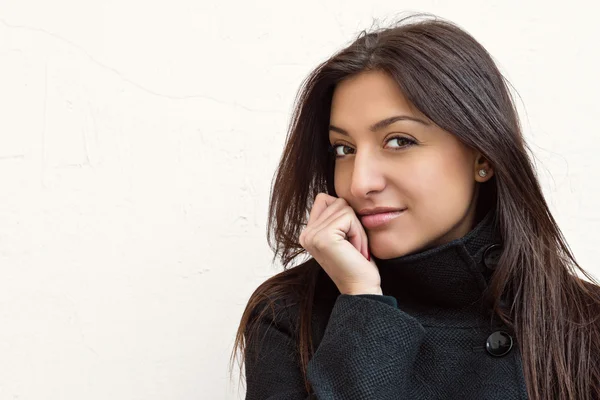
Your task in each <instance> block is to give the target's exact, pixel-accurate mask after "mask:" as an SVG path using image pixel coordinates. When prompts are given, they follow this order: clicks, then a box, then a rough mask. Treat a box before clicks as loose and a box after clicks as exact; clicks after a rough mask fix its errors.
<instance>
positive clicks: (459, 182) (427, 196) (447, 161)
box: [402, 153, 473, 214]
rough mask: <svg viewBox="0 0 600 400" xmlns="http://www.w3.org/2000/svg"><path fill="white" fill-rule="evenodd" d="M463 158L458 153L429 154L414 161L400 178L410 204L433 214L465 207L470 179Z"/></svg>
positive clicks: (469, 188) (468, 198)
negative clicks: (407, 193) (403, 183)
mask: <svg viewBox="0 0 600 400" xmlns="http://www.w3.org/2000/svg"><path fill="white" fill-rule="evenodd" d="M464 160H465V159H464V158H463V155H462V154H460V153H458V154H432V155H431V157H427V158H426V159H425V158H421V159H419V162H418V163H414V165H413V166H412V167H411V168H409V169H408V171H410V172H409V173H407V174H403V175H404V176H403V177H402V180H403V181H404V182H405V184H406V188H407V190H408V191H409V192H410V196H411V197H412V203H413V206H416V207H417V208H418V209H420V210H424V211H427V212H428V213H431V212H433V213H436V214H437V212H439V213H448V212H449V211H450V210H452V209H457V208H461V209H462V208H464V207H466V206H468V203H469V201H470V196H471V195H472V190H473V179H469V177H470V175H469V168H468V166H467V165H466V163H465V161H464ZM436 211H437V212H436Z"/></svg>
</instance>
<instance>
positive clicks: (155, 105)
mask: <svg viewBox="0 0 600 400" xmlns="http://www.w3.org/2000/svg"><path fill="white" fill-rule="evenodd" d="M159 3H161V4H159ZM596 4H597V3H596V2H593V1H589V2H583V1H572V2H570V3H569V7H565V6H562V7H554V6H550V5H549V4H548V3H547V2H544V1H535V2H534V1H531V2H523V1H519V2H516V1H486V2H482V1H458V0H457V1H452V2H443V1H434V0H430V1H424V0H419V1H404V2H398V1H368V2H367V1H345V2H342V1H323V0H307V1H303V2H299V1H295V2H282V1H274V0H272V1H237V2H234V1H227V0H224V1H220V2H216V1H212V2H209V1H206V0H200V1H198V0H195V1H192V0H172V1H169V2H156V1H151V2H145V1H140V0H118V1H117V0H105V1H89V0H88V1H81V0H79V1H75V0H56V1H52V2H50V1H42V0H18V1H17V0H0V271H1V276H0V399H1V400H4V399H19V400H29V399H36V400H37V399H45V400H58V399H66V400H76V399H77V400H79V399H86V400H94V399H111V400H131V399H157V400H158V399H182V400H183V399H237V398H241V397H242V395H243V389H240V390H238V388H237V386H236V385H235V384H234V383H235V380H234V383H230V382H229V380H228V377H227V362H228V360H229V358H228V357H229V354H230V351H231V348H232V345H233V334H234V332H235V329H236V327H237V324H238V322H239V317H240V315H241V312H242V310H243V307H244V305H245V303H246V301H247V299H248V296H249V295H250V293H251V292H252V291H253V290H254V289H255V287H256V286H257V285H258V284H259V283H260V282H262V281H263V280H264V279H266V278H267V277H269V276H271V275H273V274H274V273H276V272H277V271H278V269H277V266H271V265H270V257H271V253H270V251H269V249H268V247H267V244H266V241H265V222H266V212H267V205H268V194H269V187H270V183H271V178H272V176H273V172H274V169H275V167H276V163H277V161H278V158H279V155H280V152H281V149H282V145H283V141H284V138H285V134H286V130H287V123H288V118H289V116H290V111H291V106H292V102H293V99H294V96H295V95H296V91H297V89H298V87H299V85H300V82H301V81H302V79H303V78H304V77H305V76H306V74H307V73H308V72H309V70H310V69H311V68H313V67H314V66H316V65H317V63H318V62H320V61H321V60H323V59H324V58H326V57H327V56H329V55H330V54H331V53H332V52H334V51H335V50H337V49H338V48H339V47H341V46H343V45H344V44H346V43H348V42H349V41H350V40H352V38H353V37H354V35H355V34H356V33H358V31H359V30H360V29H362V28H365V27H368V26H370V25H371V22H372V19H371V18H372V17H375V18H379V19H380V20H382V22H385V21H386V19H387V20H392V19H393V16H394V14H396V13H398V12H401V11H429V12H433V13H437V14H439V15H440V16H442V17H445V18H449V19H451V20H454V21H456V22H458V23H459V24H461V25H462V26H463V27H465V28H466V29H467V30H469V31H470V32H471V33H472V34H474V35H475V37H476V38H477V39H479V40H480V41H481V42H482V43H483V44H484V46H486V47H487V48H488V50H489V51H490V52H491V53H492V54H493V55H494V57H495V58H496V59H497V60H498V62H499V63H500V66H501V68H502V70H503V71H504V72H505V74H506V75H507V76H508V78H509V79H510V81H511V82H512V84H513V85H514V86H515V87H516V89H517V90H518V92H519V94H520V95H521V98H522V101H523V103H519V107H520V109H521V111H522V116H523V125H524V129H525V133H526V134H527V137H528V140H529V142H530V144H531V147H532V150H533V151H534V153H535V155H536V157H537V159H538V162H539V170H540V177H541V179H542V180H543V184H544V189H545V191H546V193H547V195H548V200H549V202H550V204H551V206H552V209H553V210H554V212H555V216H556V217H557V219H558V221H559V223H560V225H561V227H562V228H563V230H564V232H565V235H566V236H567V239H568V240H569V242H570V244H571V246H572V248H573V250H574V252H575V254H576V255H577V256H578V259H579V261H580V262H581V263H582V264H583V265H584V266H585V267H587V268H588V269H589V270H590V271H592V272H593V273H594V274H596V276H600V273H599V271H600V266H599V263H598V261H597V259H596V255H597V248H598V246H597V244H596V242H595V241H596V239H597V232H598V231H599V230H600V210H599V209H598V208H596V203H597V201H598V194H599V191H600V180H599V179H598V177H597V170H598V168H599V167H600V159H599V157H598V145H599V144H600V139H599V130H598V126H599V125H600V113H599V112H598V110H597V103H598V101H597V95H598V93H599V92H600V79H598V75H597V71H599V70H600V55H599V52H598V45H597V40H598V38H599V37H600V28H599V27H598V24H597V17H596V15H597V14H596V11H598V6H597V5H596ZM523 104H524V105H525V107H526V109H524V108H523Z"/></svg>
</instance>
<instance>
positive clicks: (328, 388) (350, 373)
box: [245, 294, 425, 400]
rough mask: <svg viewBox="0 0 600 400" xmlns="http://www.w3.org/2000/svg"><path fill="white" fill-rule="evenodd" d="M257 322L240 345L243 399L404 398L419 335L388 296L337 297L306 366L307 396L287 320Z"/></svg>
mask: <svg viewBox="0 0 600 400" xmlns="http://www.w3.org/2000/svg"><path fill="white" fill-rule="evenodd" d="M283 314H284V313H280V314H279V315H283ZM258 323H259V327H258V331H257V333H258V334H257V335H256V336H254V337H255V339H254V340H251V341H249V342H247V344H246V348H247V357H246V362H245V365H246V388H247V389H246V400H280V399H281V400H282V399H286V400H295V399H297V400H301V399H318V400H325V399H331V400H338V399H388V398H389V399H408V394H407V390H406V387H407V384H408V381H409V379H410V375H411V372H412V369H413V363H414V360H415V358H416V355H417V353H418V350H419V347H420V344H421V342H422V340H423V336H424V334H425V330H424V328H423V326H422V325H421V324H420V323H419V322H418V321H417V320H416V319H414V318H413V317H412V316H410V315H408V314H407V313H405V312H404V311H402V310H400V309H399V308H398V306H397V302H396V299H395V298H394V297H392V296H386V295H370V294H364V295H346V294H340V295H339V296H338V297H337V299H336V301H335V304H334V306H333V309H332V311H331V314H330V316H329V321H328V323H327V326H326V328H325V332H324V335H323V338H322V340H321V343H320V344H319V347H318V348H317V350H316V351H315V353H314V355H313V357H312V358H311V360H310V361H309V363H308V369H307V376H308V380H309V382H310V383H311V386H312V390H313V392H312V393H310V394H309V393H307V392H306V390H305V389H304V384H303V382H302V374H301V371H300V368H299V362H298V361H297V353H296V343H295V341H294V339H293V337H294V335H293V333H292V331H291V326H292V325H291V324H290V321H289V318H288V319H287V321H286V319H284V318H281V319H280V318H276V320H273V319H271V318H265V319H263V320H261V321H258ZM258 352H260V354H258ZM256 354H258V358H255V357H256Z"/></svg>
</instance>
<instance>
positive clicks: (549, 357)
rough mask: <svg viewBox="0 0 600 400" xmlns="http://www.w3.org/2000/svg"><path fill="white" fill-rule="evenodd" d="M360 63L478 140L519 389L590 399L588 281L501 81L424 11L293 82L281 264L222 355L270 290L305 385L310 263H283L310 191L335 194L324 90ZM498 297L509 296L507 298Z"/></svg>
mask: <svg viewBox="0 0 600 400" xmlns="http://www.w3.org/2000/svg"><path fill="white" fill-rule="evenodd" d="M419 17H425V18H419ZM431 17H432V18H431ZM368 70H379V71H383V72H385V73H387V74H389V76H390V77H392V78H393V79H394V80H395V81H396V82H397V84H398V86H399V88H400V90H401V91H402V92H403V93H404V95H405V96H406V97H407V98H408V100H409V101H410V102H411V103H412V104H413V105H414V106H415V107H416V108H417V109H419V110H420V111H421V112H422V113H423V114H425V115H426V116H427V117H428V118H430V119H431V120H432V121H433V122H435V123H436V124H437V125H438V126H440V127H441V128H442V129H444V130H446V131H448V132H450V133H452V134H454V135H455V136H456V137H457V138H458V139H460V140H461V141H462V142H463V143H464V144H466V145H468V146H470V147H473V148H475V149H478V150H479V151H481V153H482V154H483V155H484V156H485V157H486V158H487V160H488V161H489V162H490V164H491V166H492V168H493V170H494V176H493V177H492V179H490V180H489V181H488V182H486V184H484V185H482V186H481V188H480V189H481V191H482V192H481V193H480V198H479V199H478V201H479V203H480V204H478V207H479V208H486V209H487V208H494V209H495V210H496V213H497V219H498V221H499V227H500V231H501V235H502V238H503V243H504V252H503V254H502V256H501V258H500V260H499V264H498V267H497V269H496V271H495V273H494V276H493V277H492V280H491V282H490V292H491V294H492V296H493V299H494V311H495V312H496V313H497V314H498V315H499V316H500V318H501V319H502V320H503V321H504V322H505V323H506V324H507V325H508V326H509V327H511V328H512V329H513V330H514V332H515V334H516V335H517V342H518V343H519V346H520V350H521V354H522V359H523V370H524V374H525V380H526V383H527V392H528V395H529V398H530V399H532V400H537V399H575V398H576V399H591V398H594V397H593V396H594V394H596V393H599V392H600V357H599V355H600V331H599V326H600V324H599V321H598V316H599V315H600V290H599V286H598V282H597V281H595V280H594V277H593V276H590V275H589V274H588V273H587V272H586V271H585V270H583V269H582V268H581V267H580V266H579V264H578V263H577V262H576V260H575V257H574V256H573V254H572V253H571V250H570V248H569V246H568V244H567V243H566V240H565V238H564V236H563V234H562V232H561V230H560V229H559V227H558V225H557V223H556V221H555V219H554V218H553V216H552V215H551V212H550V210H549V208H548V204H547V203H546V201H545V199H544V196H543V193H542V190H541V188H540V184H539V182H538V177H537V175H536V172H535V169H534V166H533V164H532V162H531V159H530V156H529V155H528V151H529V152H530V149H529V148H528V147H527V145H526V143H525V142H524V140H523V136H522V132H521V126H520V122H519V118H518V114H517V110H516V108H515V104H514V100H513V98H512V96H511V94H510V91H509V89H508V83H507V80H506V79H505V78H504V76H503V75H502V74H501V72H500V71H499V69H498V68H497V66H496V65H495V63H494V61H493V59H492V57H491V56H490V54H489V53H488V52H487V51H486V50H485V49H484V47H483V46H482V45H481V44H479V43H478V42H477V41H476V40H475V39H474V38H473V37H472V36H471V35H470V34H468V33H467V32H466V31H465V30H463V29H461V28H460V27H459V26H458V25H456V24H454V23H452V22H450V21H446V20H443V19H442V18H440V17H436V16H433V15H431V14H424V13H419V14H416V15H411V16H409V17H405V18H402V19H400V20H399V21H398V22H397V23H396V24H394V25H393V26H391V27H387V28H377V29H373V30H372V31H371V32H367V31H366V30H364V31H362V32H361V33H360V34H359V35H358V37H357V38H356V40H355V41H353V42H352V43H351V44H350V45H348V46H347V47H346V48H344V49H343V50H341V51H339V52H337V53H336V54H334V55H333V56H332V57H330V58H329V59H328V60H327V61H325V62H323V63H322V64H320V65H319V66H318V67H317V68H316V69H315V70H314V71H313V72H312V73H311V74H310V75H309V76H308V77H307V79H306V80H305V81H304V82H303V84H302V87H301V88H300V91H299V96H298V97H297V98H296V101H295V106H294V113H293V116H292V120H291V124H290V128H289V132H288V135H287V142H286V146H285V149H284V151H283V155H282V157H281V160H280V164H279V167H278V169H277V172H276V177H275V182H274V186H273V188H272V192H271V196H272V197H271V202H270V205H269V221H268V222H269V225H268V232H267V240H268V241H269V244H270V245H271V247H272V248H273V251H274V254H275V255H274V259H275V258H277V257H278V256H279V257H280V259H281V261H282V264H283V270H284V271H283V272H281V273H279V274H277V275H275V276H273V277H271V278H270V279H268V280H267V281H265V282H264V283H263V284H261V285H260V286H259V287H258V288H257V289H256V290H255V292H254V293H253V294H252V296H251V297H250V299H249V301H248V304H247V306H246V309H245V310H244V313H243V316H242V318H241V322H240V326H239V329H238V331H237V334H236V340H235V344H234V352H233V356H235V354H236V351H237V350H240V351H241V352H242V353H243V354H244V359H245V353H246V351H245V349H246V347H245V344H246V341H247V340H249V337H250V336H251V335H252V326H253V325H252V323H251V322H252V321H253V320H254V319H253V318H251V316H252V315H253V313H255V312H257V310H261V312H268V310H269V308H272V306H273V305H274V304H275V302H277V301H279V300H281V299H288V301H294V302H298V304H299V307H300V308H299V309H300V311H301V312H300V316H299V319H298V327H299V328H298V332H297V338H298V340H297V345H298V355H299V365H300V367H301V369H302V372H303V374H304V379H305V384H306V389H307V392H310V384H309V382H308V381H307V379H306V366H307V364H308V361H309V360H310V358H311V356H312V354H313V352H314V349H313V345H312V339H311V327H310V316H311V310H312V302H313V296H314V292H315V285H316V281H317V274H318V273H319V269H320V266H319V265H318V264H317V263H316V261H315V260H314V259H309V260H308V261H306V262H304V263H302V264H301V265H298V266H296V267H294V268H290V267H289V264H290V263H291V262H292V260H294V259H295V258H296V257H297V256H299V255H301V254H302V253H304V249H303V248H302V247H301V246H300V244H299V242H298V237H299V234H300V232H301V230H302V228H303V227H304V225H305V224H306V221H307V217H308V212H309V211H310V209H311V208H312V202H313V201H314V198H315V197H316V195H317V193H319V192H326V193H328V194H330V195H332V196H336V194H335V190H334V186H333V167H334V162H335V160H334V159H332V157H331V155H330V154H329V152H328V151H327V150H328V144H329V142H328V126H329V114H330V107H331V99H332V94H333V90H334V88H335V86H336V84H338V83H339V82H341V81H342V80H344V79H346V78H348V77H351V76H353V75H356V74H358V73H360V72H362V71H368ZM336 197H337V196H336ZM272 235H274V242H273V236H272ZM577 270H579V271H581V272H582V273H583V274H584V275H585V277H587V279H588V280H589V281H591V282H586V281H585V280H583V279H580V278H579V277H577ZM501 298H509V299H510V302H509V305H508V307H507V308H506V309H505V308H502V307H500V301H499V300H500V299H501ZM264 304H268V305H269V307H261V305H264ZM261 315H262V314H260V315H259V316H258V318H260V317H261ZM244 359H242V363H243V360H244ZM241 369H242V364H240V376H241Z"/></svg>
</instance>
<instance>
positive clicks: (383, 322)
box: [246, 212, 527, 400]
mask: <svg viewBox="0 0 600 400" xmlns="http://www.w3.org/2000/svg"><path fill="white" fill-rule="evenodd" d="M501 251H502V242H501V240H500V235H499V233H498V230H497V227H496V225H495V221H494V214H493V213H492V212H490V213H488V214H487V215H486V216H485V217H484V218H483V219H482V220H481V221H480V222H479V223H478V224H477V225H476V227H475V228H474V229H473V230H472V231H471V232H469V233H468V234H467V235H466V236H464V237H462V238H460V239H456V240H454V241H452V242H450V243H447V244H444V245H441V246H438V247H435V248H432V249H428V250H425V251H422V252H419V253H415V254H410V255H407V256H402V257H398V258H394V259H388V260H379V259H375V261H376V264H377V266H378V268H379V270H380V274H381V279H382V290H383V296H381V295H346V294H340V293H339V291H337V288H336V287H335V285H334V284H333V282H332V281H331V280H330V279H329V277H328V276H327V274H326V273H325V272H324V271H323V272H322V274H321V278H320V281H319V285H318V287H317V293H316V296H315V305H314V309H313V322H312V324H313V341H314V342H313V343H314V346H315V349H316V350H315V353H314V355H313V357H312V358H311V359H310V361H309V364H308V378H309V381H310V383H311V385H312V388H313V391H314V392H312V393H311V394H310V395H309V394H308V393H307V392H306V390H305V389H304V386H303V383H302V376H301V371H300V367H299V361H298V356H297V352H296V341H295V340H296V339H295V338H297V336H296V335H297V333H296V332H297V331H296V329H297V326H298V325H297V321H296V317H297V311H298V309H297V308H295V307H294V306H283V305H282V306H281V308H280V309H278V310H276V312H275V314H274V315H275V318H274V319H271V318H270V316H272V315H273V314H271V313H267V314H268V315H269V317H267V318H265V319H263V320H261V321H259V323H260V328H259V333H258V336H256V337H255V338H256V339H254V340H252V341H250V342H248V343H247V349H248V357H247V359H246V387H247V390H246V400H265V399H270V400H275V399H278V400H279V399H282V400H283V399H286V400H292V399H310V398H313V399H315V398H316V399H319V400H321V399H332V400H334V399H335V400H338V399H357V400H358V399H377V400H379V399H381V400H384V399H390V400H391V399H394V400H400V399H410V400H418V399H423V400H425V399H427V400H433V399H461V400H471V399H472V400H483V399H487V400H492V399H498V400H500V399H502V400H513V399H514V400H517V399H527V392H526V388H525V381H524V376H523V368H522V363H521V355H520V352H519V346H518V343H517V342H516V340H515V335H514V332H512V331H511V330H510V329H508V327H507V326H505V325H504V324H502V323H501V322H500V320H499V318H498V317H497V315H493V314H492V312H491V307H490V305H489V302H486V301H483V299H484V296H483V295H484V291H485V289H486V288H487V286H488V283H489V279H490V276H491V274H492V273H493V269H494V268H495V266H496V264H497V261H498V257H499V255H500V253H501ZM256 352H260V355H259V357H258V359H257V360H254V355H255V354H256Z"/></svg>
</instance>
